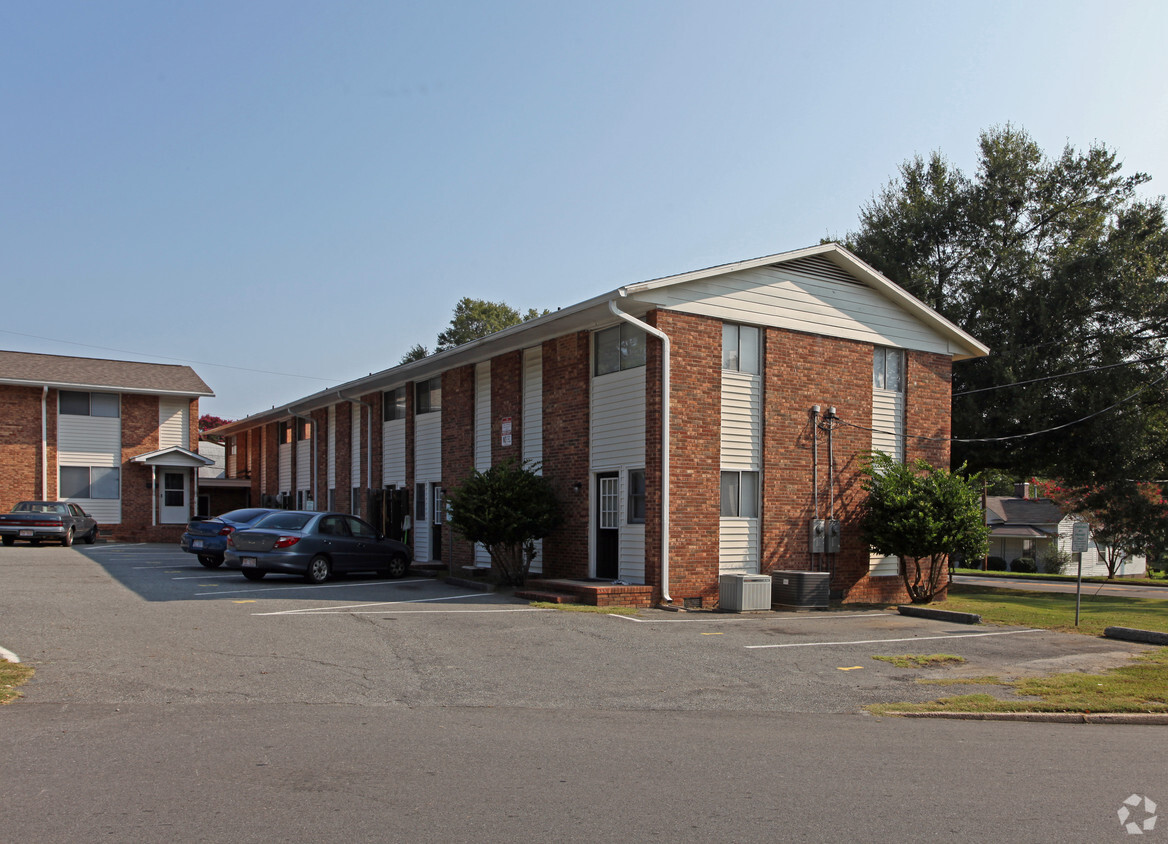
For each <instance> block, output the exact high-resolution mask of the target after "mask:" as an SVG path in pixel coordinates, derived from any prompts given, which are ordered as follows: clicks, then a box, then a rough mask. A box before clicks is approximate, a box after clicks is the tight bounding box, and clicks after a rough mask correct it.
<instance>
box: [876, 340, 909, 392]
mask: <svg viewBox="0 0 1168 844" xmlns="http://www.w3.org/2000/svg"><path fill="white" fill-rule="evenodd" d="M872 386H873V387H874V388H875V389H877V390H889V391H890V392H894V393H903V392H904V350H903V349H886V348H884V347H883V346H876V347H875V348H873V349H872Z"/></svg>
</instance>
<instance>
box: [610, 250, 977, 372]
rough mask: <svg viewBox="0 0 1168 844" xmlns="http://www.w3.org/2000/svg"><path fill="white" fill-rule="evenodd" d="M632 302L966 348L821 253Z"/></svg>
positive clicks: (908, 343)
mask: <svg viewBox="0 0 1168 844" xmlns="http://www.w3.org/2000/svg"><path fill="white" fill-rule="evenodd" d="M633 298H635V299H637V300H639V301H642V302H649V303H652V304H655V305H661V306H663V307H667V308H670V309H672V310H677V311H682V312H685V313H692V314H700V315H703V316H711V317H716V318H718V319H722V320H725V321H727V322H745V323H750V324H753V325H761V326H767V327H773V328H785V329H789V330H792V331H799V332H802V333H810V334H820V335H823V336H825V337H842V338H845V339H849V340H859V341H862V342H866V343H872V344H874V345H881V346H893V347H899V348H908V349H920V350H922V351H928V352H938V353H941V354H951V353H953V352H958V351H961V350H960V349H958V348H956V347H954V346H950V344H949V342H948V341H947V340H946V339H945V338H944V337H942V336H941V335H940V334H938V333H936V332H934V331H933V330H932V329H930V328H929V327H928V326H926V325H925V324H924V323H922V322H920V321H919V320H918V319H917V318H916V317H914V316H913V315H912V314H910V313H909V312H908V311H906V310H904V309H903V308H901V307H900V306H899V305H898V304H896V303H894V302H893V301H892V300H891V299H887V298H885V297H884V296H883V295H882V294H880V293H879V292H877V291H876V290H874V289H873V288H871V287H868V286H867V285H865V284H862V283H860V282H858V281H857V280H856V279H853V278H852V277H851V276H849V275H848V274H847V273H845V272H844V271H843V270H841V269H839V268H838V267H836V266H835V265H834V264H832V263H831V262H830V261H828V260H827V259H826V258H823V257H819V256H812V257H808V258H802V259H799V260H796V261H791V262H789V263H784V264H780V265H778V266H770V267H758V268H755V269H750V270H742V271H740V272H736V273H728V274H726V275H721V276H716V277H714V278H706V279H699V280H697V281H691V282H686V283H681V284H675V285H671V286H668V287H661V288H657V289H655V290H647V291H642V292H638V293H636V294H634V296H633Z"/></svg>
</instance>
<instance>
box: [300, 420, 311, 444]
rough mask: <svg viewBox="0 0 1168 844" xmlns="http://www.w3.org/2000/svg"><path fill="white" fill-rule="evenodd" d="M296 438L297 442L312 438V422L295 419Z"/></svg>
mask: <svg viewBox="0 0 1168 844" xmlns="http://www.w3.org/2000/svg"><path fill="white" fill-rule="evenodd" d="M296 439H297V441H299V442H304V441H305V440H310V439H312V423H311V422H308V421H306V420H304V419H297V420H296Z"/></svg>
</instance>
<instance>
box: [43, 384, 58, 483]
mask: <svg viewBox="0 0 1168 844" xmlns="http://www.w3.org/2000/svg"><path fill="white" fill-rule="evenodd" d="M48 403H49V388H48V387H47V386H46V387H45V388H44V390H43V392H42V393H41V501H48V500H49V405H48ZM60 492H61V491H60V490H57V493H58V497H60Z"/></svg>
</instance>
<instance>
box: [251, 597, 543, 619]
mask: <svg viewBox="0 0 1168 844" xmlns="http://www.w3.org/2000/svg"><path fill="white" fill-rule="evenodd" d="M434 600H436V601H438V600H443V601H444V600H446V599H445V598H435V599H434ZM403 603H408V602H405V601H403ZM419 603H421V601H419ZM505 612H555V610H553V609H550V608H548V607H499V608H496V609H489V610H431V609H418V610H357V611H333V610H304V611H302V612H301V615H442V614H450V615H459V614H470V615H473V614H475V613H478V614H486V613H505ZM281 614H282V613H262V612H257V613H252V615H281Z"/></svg>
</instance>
